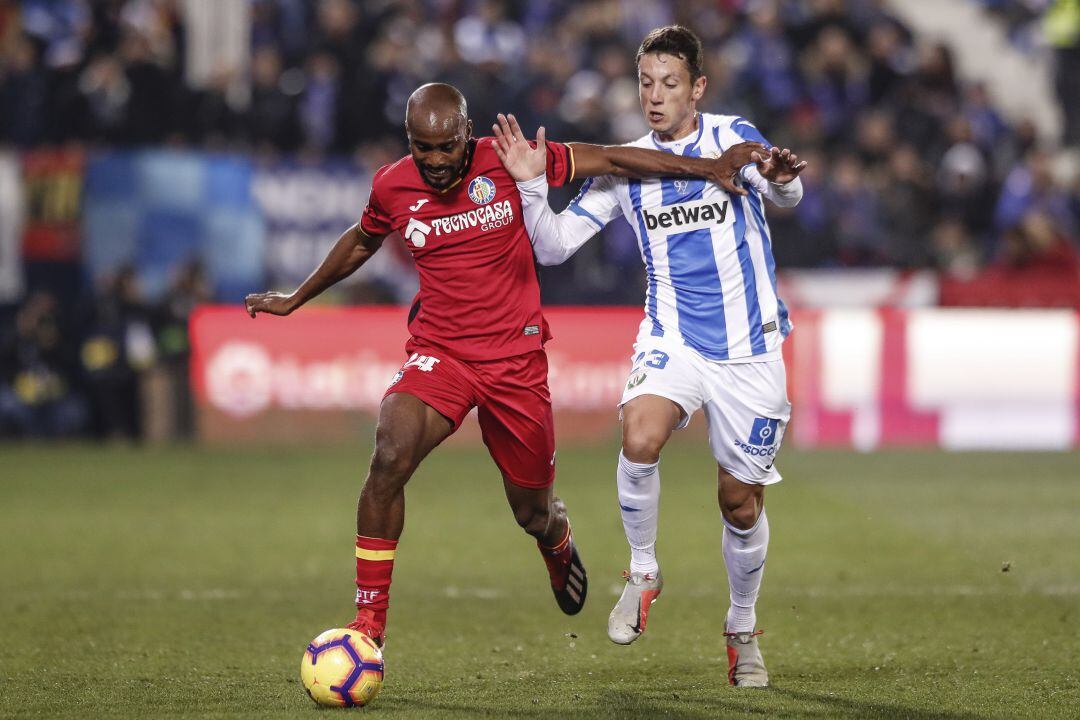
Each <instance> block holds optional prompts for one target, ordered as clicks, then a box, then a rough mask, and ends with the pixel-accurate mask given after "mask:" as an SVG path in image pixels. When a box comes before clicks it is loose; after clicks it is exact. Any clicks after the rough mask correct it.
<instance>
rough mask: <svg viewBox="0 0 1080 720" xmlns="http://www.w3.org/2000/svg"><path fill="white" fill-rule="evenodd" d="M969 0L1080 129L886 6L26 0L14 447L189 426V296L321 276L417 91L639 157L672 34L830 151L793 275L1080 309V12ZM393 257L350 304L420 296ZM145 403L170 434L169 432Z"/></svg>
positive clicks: (603, 299)
mask: <svg viewBox="0 0 1080 720" xmlns="http://www.w3.org/2000/svg"><path fill="white" fill-rule="evenodd" d="M954 1H956V2H959V1H966V2H969V3H971V4H973V5H978V6H980V13H981V14H980V17H981V18H982V22H985V23H988V24H990V23H993V24H997V25H999V26H1000V27H1001V28H1002V31H1003V32H1004V33H1005V34H1006V36H1007V37H1008V39H1009V42H1010V43H1011V44H1012V45H1013V46H1014V48H1015V49H1016V51H1017V52H1020V53H1027V54H1030V55H1031V56H1032V57H1040V58H1049V59H1050V62H1052V63H1053V67H1054V93H1055V103H1056V105H1057V109H1058V110H1059V112H1060V122H1059V125H1060V127H1061V130H1060V132H1059V133H1058V134H1057V136H1050V135H1048V134H1047V133H1046V132H1045V131H1043V130H1041V128H1042V127H1044V124H1042V123H1040V122H1039V120H1040V118H1038V117H1030V116H1029V117H1024V116H1017V115H1016V114H1015V113H1013V114H1012V116H1011V117H1010V116H1008V115H1007V114H1006V113H1005V112H1004V110H1003V109H1002V107H1001V106H1000V105H999V103H998V102H997V100H998V99H999V98H996V97H995V90H994V88H991V87H989V86H988V85H987V84H986V83H984V82H977V81H974V80H972V79H970V78H965V77H963V76H961V74H960V72H959V70H958V63H957V62H956V61H955V58H954V51H953V49H951V48H950V46H949V45H948V44H946V43H945V42H943V41H942V40H941V39H940V38H938V37H932V36H924V35H921V34H920V33H919V32H917V31H916V29H914V28H913V27H911V26H909V25H908V24H905V22H904V21H903V20H902V19H901V17H900V16H899V15H898V14H896V13H894V12H893V11H892V10H891V7H892V6H891V5H890V3H888V2H881V1H879V0H712V1H705V0H687V1H681V2H675V1H674V0H669V1H663V0H658V1H655V2H653V1H650V2H646V1H645V0H597V1H585V0H575V1H574V2H570V1H569V0H552V1H550V2H525V1H524V0H521V1H517V2H515V1H513V0H503V1H498V0H397V1H393V2H391V1H389V0H364V1H357V0H250V1H249V0H220V1H217V2H215V1H214V0H93V1H91V0H22V1H21V2H18V1H15V0H0V150H2V153H3V155H4V156H5V157H6V158H7V162H8V164H7V168H8V169H7V171H5V169H4V166H0V222H4V216H5V213H6V216H7V221H6V224H5V225H4V227H3V228H0V307H2V310H0V437H3V436H5V435H12V434H17V435H32V436H58V435H72V434H87V433H89V434H93V435H97V436H105V437H121V438H132V439H134V438H138V437H141V436H145V435H147V434H159V435H160V434H167V435H170V436H180V437H183V436H185V435H187V434H189V433H190V432H191V420H190V412H189V409H188V408H189V407H190V401H189V399H188V397H187V392H188V390H187V381H186V373H187V368H186V356H187V337H186V322H187V318H188V315H189V314H190V312H191V310H192V308H194V307H195V306H197V305H198V304H199V303H201V302H207V301H214V300H218V301H235V300H237V299H238V298H239V297H241V296H242V294H243V292H245V291H252V290H256V289H261V288H262V286H263V285H267V286H278V287H280V288H282V289H287V288H288V287H289V286H290V284H291V283H293V282H295V281H296V280H297V279H300V278H302V277H304V275H306V273H307V272H308V271H310V269H311V268H312V267H314V264H315V263H317V262H318V259H319V258H320V257H321V256H322V254H323V253H324V252H325V250H326V248H328V247H329V245H330V244H331V243H332V242H333V240H334V239H335V238H336V236H337V234H338V233H339V232H340V231H341V230H342V229H344V227H345V226H347V224H348V222H349V218H350V217H351V218H355V217H357V216H358V215H359V212H360V210H361V209H362V208H363V205H364V202H365V200H366V189H367V185H366V182H367V180H368V179H369V178H370V176H371V174H372V173H373V172H374V170H376V169H377V168H378V167H379V166H380V165H382V164H384V163H386V162H389V161H392V160H395V159H397V158H398V157H400V156H401V155H402V154H404V153H405V151H406V146H405V141H404V135H403V127H402V125H403V116H404V104H405V100H406V98H407V97H408V95H409V94H410V93H411V92H412V90H413V89H415V87H416V86H417V85H419V84H421V83H423V82H427V81H432V80H441V81H445V82H450V83H453V84H455V85H457V86H458V87H460V88H461V89H462V90H463V92H464V93H465V95H466V97H467V98H468V100H469V103H470V115H471V116H472V118H473V120H474V122H475V124H476V129H477V133H478V134H487V133H488V132H489V129H490V124H491V122H492V121H493V120H494V117H495V114H496V113H497V112H505V111H509V112H514V113H516V114H517V116H518V118H519V119H520V121H521V122H522V124H523V126H524V127H525V128H526V131H527V132H531V131H533V130H534V129H535V128H536V127H537V126H538V125H541V124H542V125H544V126H546V128H547V131H548V137H550V138H553V139H557V140H564V141H574V140H577V141H587V142H597V143H621V142H627V141H629V140H632V139H635V138H637V137H639V136H641V135H642V134H644V133H645V132H646V131H647V128H646V126H645V124H644V121H643V120H642V118H641V114H640V109H639V106H638V98H637V82H636V76H635V67H634V52H635V50H636V48H637V46H638V44H639V43H640V41H641V39H642V37H643V36H644V35H645V34H646V33H647V32H648V31H649V30H651V29H653V28H655V27H658V26H661V25H666V24H669V23H673V22H679V23H683V24H685V25H687V26H689V27H691V28H692V29H694V30H695V31H696V32H697V33H698V34H699V36H700V37H701V38H702V40H703V43H704V45H705V48H706V52H707V63H706V75H707V77H708V89H707V91H706V95H705V99H704V101H703V102H702V103H701V109H702V110H704V111H709V112H719V113H724V114H736V115H742V116H745V117H747V118H749V119H750V120H751V121H752V122H754V123H755V124H756V125H757V126H758V127H759V128H760V129H761V131H762V132H763V133H764V134H765V136H766V137H767V138H768V139H769V140H770V141H771V142H772V143H773V144H776V145H782V146H788V147H791V148H792V149H794V150H795V151H796V152H798V153H799V154H800V155H801V156H802V157H804V158H805V159H807V160H809V163H810V165H809V168H808V170H807V171H806V173H805V175H804V182H805V187H806V193H805V197H804V199H803V201H802V202H801V203H800V205H799V206H798V207H797V208H795V209H793V210H783V211H782V210H777V209H772V210H771V214H770V222H771V226H772V229H773V235H774V248H775V253H776V256H777V260H778V263H779V264H780V266H781V267H782V268H787V269H792V268H809V269H841V268H888V269H890V271H892V272H900V273H904V272H908V271H929V272H932V273H935V274H936V277H937V278H939V279H940V285H939V287H940V295H939V298H938V299H939V300H940V301H941V302H943V303H945V304H980V305H985V304H1002V305H1010V304H1028V305H1051V306H1054V305H1057V306H1078V305H1080V290H1078V287H1080V254H1078V250H1080V244H1078V243H1080V179H1078V178H1077V176H1076V173H1075V172H1074V170H1075V167H1076V164H1077V146H1078V144H1080V1H1078V0H954ZM313 173H316V174H318V178H317V180H313V179H312V178H314V177H315V175H313ZM301 181H302V182H303V183H305V184H304V185H303V186H302V187H301V186H299V185H295V184H290V183H294V182H301ZM294 189H295V192H294V191H293V190H294ZM344 190H347V191H348V192H347V193H346V192H344ZM572 192H573V189H572V188H571V189H569V190H567V191H565V192H561V193H558V194H553V203H556V204H558V203H560V202H565V201H566V200H568V199H569V197H570V193H572ZM304 193H307V195H304ZM335 193H336V195H339V196H341V197H340V198H339V199H338V200H332V199H327V198H328V196H330V195H335ZM174 195H176V196H184V197H187V198H188V199H189V200H191V207H190V208H189V209H188V210H187V211H185V212H186V214H185V212H181V211H180V210H178V209H177V207H176V200H175V197H173V196H174ZM4 197H7V198H9V200H8V201H7V202H6V204H4V203H5V200H4V199H3V198H4ZM133 198H134V199H133ZM320 203H326V204H334V207H333V208H329V209H327V210H326V212H325V213H323V214H322V215H320V216H319V218H316V219H315V220H313V222H312V223H309V224H308V225H307V226H305V229H304V231H303V232H305V233H308V235H312V236H311V237H308V236H304V238H302V239H301V238H300V231H299V230H298V229H297V227H298V223H299V222H300V219H299V218H300V216H303V215H304V214H305V213H307V212H314V210H311V209H310V206H313V205H319V204H320ZM135 206H137V207H140V208H142V207H145V208H147V209H145V210H139V212H140V213H141V214H140V215H139V216H138V217H137V218H136V219H134V220H133V219H132V213H133V212H135V211H133V210H132V207H135ZM557 207H558V205H557ZM207 208H213V210H207ZM282 208H285V210H282ZM249 210H250V213H249ZM275 213H278V214H277V215H275ZM350 213H351V214H350ZM202 216H204V217H202ZM339 217H340V222H339V221H338V218H339ZM206 218H209V219H206ZM200 223H202V224H200ZM5 232H6V233H7V239H6V240H5V238H4V233H5ZM193 237H194V240H193V239H192V238H193ZM268 238H269V239H268ZM393 245H394V244H393V243H387V249H384V251H383V252H382V253H381V254H382V255H385V256H386V257H385V258H382V259H380V262H379V263H378V264H376V266H375V268H374V269H372V270H371V271H370V272H367V271H366V270H365V272H367V274H363V273H362V274H361V277H360V278H359V279H358V280H357V281H355V282H353V283H351V284H349V285H348V286H347V287H346V288H344V289H343V290H342V291H341V292H340V293H337V294H335V295H332V297H331V299H332V300H334V301H337V302H348V303H370V302H389V303H395V302H396V303H400V302H406V301H407V300H408V299H409V297H411V294H412V292H414V290H415V276H414V274H413V273H412V271H411V268H410V267H409V261H408V259H407V257H406V254H405V253H403V252H401V251H400V248H396V247H392V246H393ZM5 248H6V250H5ZM642 272H643V271H642V268H641V261H640V258H639V254H638V250H637V247H636V243H635V241H634V238H633V235H632V233H631V232H630V230H629V227H627V226H625V225H624V224H622V223H614V224H613V226H612V227H609V228H608V229H606V230H605V232H604V233H603V235H602V237H601V238H599V239H597V240H595V241H593V242H592V243H589V244H587V245H586V246H585V248H583V250H582V251H581V252H580V253H579V254H578V256H576V257H575V258H574V259H573V260H572V261H571V262H569V263H567V264H566V265H565V266H562V267H559V268H552V269H545V270H544V271H543V274H542V280H543V292H544V298H545V301H546V302H549V303H567V304H597V303H607V304H629V305H636V304H639V303H640V302H641V298H642V284H641V283H640V282H628V281H627V278H641V277H642ZM5 288H6V290H5ZM147 397H155V398H157V400H156V402H158V403H159V404H161V403H164V404H166V405H168V406H169V407H170V408H172V410H171V412H170V413H168V414H167V416H168V418H169V419H168V420H166V421H163V422H164V423H165V425H166V426H167V427H164V428H158V429H154V428H148V427H147V420H146V418H147V417H148V415H147V414H146V413H145V412H142V411H141V409H140V408H142V407H144V406H145V404H146V402H147V399H146V398H147Z"/></svg>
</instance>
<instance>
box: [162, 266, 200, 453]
mask: <svg viewBox="0 0 1080 720" xmlns="http://www.w3.org/2000/svg"><path fill="white" fill-rule="evenodd" d="M212 299H213V293H212V291H211V286H210V281H209V279H208V278H207V277H206V272H205V270H204V268H203V266H202V264H200V263H199V262H198V261H189V262H186V263H184V264H183V265H181V266H180V267H179V268H177V272H176V275H175V276H174V278H173V280H172V283H171V284H170V286H169V291H168V293H166V295H165V298H164V300H163V301H162V302H161V304H160V305H159V306H158V308H157V310H156V312H155V313H154V318H153V325H154V335H155V339H156V341H157V355H158V362H159V367H160V369H161V370H162V371H163V372H164V373H165V375H166V378H167V385H168V392H169V394H170V395H171V397H170V401H169V403H168V405H169V407H167V409H164V410H163V412H165V413H167V414H168V415H169V416H170V422H168V423H167V424H168V425H170V426H171V427H170V430H171V431H172V436H173V437H179V438H190V437H192V436H193V435H194V433H195V421H194V408H193V407H192V398H191V387H190V384H189V383H188V377H189V365H188V356H189V353H190V350H191V343H190V341H189V339H188V320H189V319H190V318H191V313H192V312H193V311H194V310H195V308H196V307H198V306H199V305H200V304H202V303H206V302H209V301H210V300H212Z"/></svg>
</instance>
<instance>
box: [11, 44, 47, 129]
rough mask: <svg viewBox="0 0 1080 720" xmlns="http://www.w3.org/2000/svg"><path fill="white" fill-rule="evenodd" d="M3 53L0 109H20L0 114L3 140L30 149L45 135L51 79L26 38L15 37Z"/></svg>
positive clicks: (37, 53)
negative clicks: (49, 81) (49, 80)
mask: <svg viewBox="0 0 1080 720" xmlns="http://www.w3.org/2000/svg"><path fill="white" fill-rule="evenodd" d="M0 53H2V54H0V107H3V108H18V111H17V112H15V111H7V110H5V112H2V113H0V141H2V142H9V143H13V144H15V145H19V146H22V147H31V146H33V145H36V144H38V142H40V141H41V140H42V138H43V137H44V134H45V112H46V109H47V108H48V103H49V97H48V76H47V75H46V72H45V68H44V66H43V65H42V63H41V62H40V52H39V49H38V46H37V45H36V44H35V43H34V42H33V41H32V40H31V39H30V38H29V37H27V36H24V35H16V36H15V37H14V39H13V40H11V41H10V42H8V43H5V45H4V46H2V47H0Z"/></svg>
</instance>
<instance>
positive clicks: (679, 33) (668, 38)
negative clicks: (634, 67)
mask: <svg viewBox="0 0 1080 720" xmlns="http://www.w3.org/2000/svg"><path fill="white" fill-rule="evenodd" d="M646 53H665V54H667V55H674V56H676V57H679V58H682V59H683V61H685V62H686V67H687V69H688V70H690V81H691V82H693V81H694V80H697V79H698V78H699V77H701V75H702V69H701V63H702V56H703V55H704V51H703V50H702V49H701V40H699V39H698V36H697V35H695V34H694V31H693V30H691V29H690V28H686V27H683V26H682V25H668V26H667V27H661V28H656V29H655V30H653V31H652V32H650V33H649V34H648V35H646V36H645V39H644V40H642V41H641V47H639V48H638V51H637V57H635V58H634V63H635V64H641V56H642V55H645V54H646Z"/></svg>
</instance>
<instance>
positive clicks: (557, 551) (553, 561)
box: [536, 520, 573, 588]
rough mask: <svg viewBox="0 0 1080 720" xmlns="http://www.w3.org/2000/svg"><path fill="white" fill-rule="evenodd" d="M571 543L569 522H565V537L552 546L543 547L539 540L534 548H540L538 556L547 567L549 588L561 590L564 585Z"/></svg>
mask: <svg viewBox="0 0 1080 720" xmlns="http://www.w3.org/2000/svg"><path fill="white" fill-rule="evenodd" d="M572 546H573V543H572V542H571V539H570V521H569V520H567V521H566V535H564V536H563V539H562V540H560V541H559V542H557V543H555V545H554V546H550V547H549V546H547V545H544V544H543V543H542V542H540V541H539V540H537V541H536V547H538V548H540V555H541V556H543V558H544V563H545V564H546V565H547V569H548V575H550V576H551V587H553V588H562V587H563V586H564V585H566V575H567V573H568V572H569V569H570V549H571V547H572Z"/></svg>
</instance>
